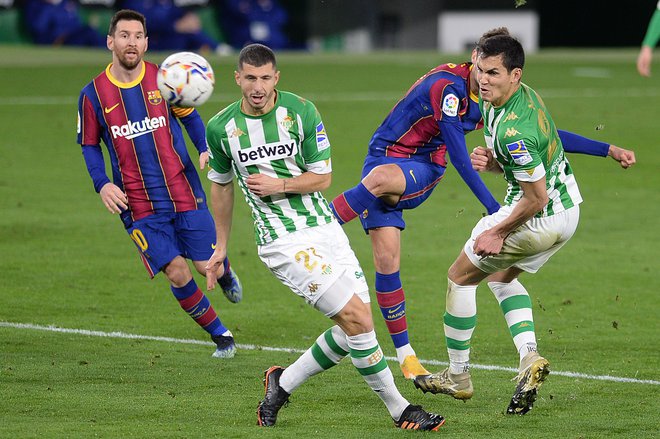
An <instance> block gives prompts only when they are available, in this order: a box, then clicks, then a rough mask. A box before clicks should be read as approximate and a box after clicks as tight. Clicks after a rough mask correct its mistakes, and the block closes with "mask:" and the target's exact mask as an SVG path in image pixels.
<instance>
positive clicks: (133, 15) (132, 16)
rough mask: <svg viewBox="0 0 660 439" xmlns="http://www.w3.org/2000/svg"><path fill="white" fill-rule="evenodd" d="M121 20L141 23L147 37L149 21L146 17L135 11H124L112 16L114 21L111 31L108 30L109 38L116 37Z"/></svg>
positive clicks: (111, 23) (111, 22)
mask: <svg viewBox="0 0 660 439" xmlns="http://www.w3.org/2000/svg"><path fill="white" fill-rule="evenodd" d="M121 20H128V21H139V22H140V23H142V27H143V28H144V34H145V35H147V19H146V18H144V15H142V14H140V13H139V12H137V11H133V10H132V9H122V10H120V11H117V13H116V14H115V15H113V16H112V20H110V29H108V36H110V37H112V36H114V34H115V31H116V30H117V23H119V22H120V21H121Z"/></svg>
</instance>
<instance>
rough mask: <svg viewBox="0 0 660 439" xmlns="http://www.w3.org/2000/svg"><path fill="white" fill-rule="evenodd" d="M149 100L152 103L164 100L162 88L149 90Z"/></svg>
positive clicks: (156, 103)
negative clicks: (161, 93)
mask: <svg viewBox="0 0 660 439" xmlns="http://www.w3.org/2000/svg"><path fill="white" fill-rule="evenodd" d="M147 100H148V101H149V103H150V104H151V105H158V104H160V103H161V102H163V97H162V96H161V95H160V90H152V91H148V92H147Z"/></svg>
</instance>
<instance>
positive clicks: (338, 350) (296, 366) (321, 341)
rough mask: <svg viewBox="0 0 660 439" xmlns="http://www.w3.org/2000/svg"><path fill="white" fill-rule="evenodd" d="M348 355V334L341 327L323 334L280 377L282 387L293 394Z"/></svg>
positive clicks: (335, 327)
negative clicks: (299, 387) (309, 380)
mask: <svg viewBox="0 0 660 439" xmlns="http://www.w3.org/2000/svg"><path fill="white" fill-rule="evenodd" d="M346 355H348V343H347V341H346V334H345V333H344V331H342V330H341V328H340V327H339V326H333V327H332V328H330V329H328V330H327V331H325V332H324V333H323V334H321V335H320V336H319V337H318V338H317V339H316V342H315V343H314V344H313V345H312V347H310V348H309V349H307V350H306V351H305V352H304V353H303V354H302V355H301V356H300V357H298V359H297V360H296V361H295V362H293V364H291V365H290V366H289V367H287V368H286V369H284V372H282V376H281V377H280V386H281V387H282V388H283V389H284V390H285V391H286V392H287V393H289V394H290V393H292V392H293V391H294V390H295V389H296V388H297V387H298V386H300V385H301V384H302V383H304V382H305V381H307V380H308V379H309V378H311V377H313V376H314V375H316V374H317V373H320V372H323V371H324V370H327V369H330V368H331V367H332V366H335V365H336V364H339V362H340V361H341V360H342V359H343V358H344V357H345V356H346Z"/></svg>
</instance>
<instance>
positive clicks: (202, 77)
mask: <svg viewBox="0 0 660 439" xmlns="http://www.w3.org/2000/svg"><path fill="white" fill-rule="evenodd" d="M157 81H158V89H159V90H160V93H161V95H162V96H163V98H165V100H166V101H167V102H169V103H170V104H171V105H174V106H176V107H198V106H200V105H202V104H203V103H204V102H206V101H207V100H208V98H209V97H211V93H213V86H214V85H215V76H214V75H213V69H212V68H211V65H210V64H209V62H208V61H207V60H206V59H204V57H203V56H201V55H198V54H196V53H193V52H178V53H175V54H172V55H170V56H168V57H167V58H165V61H163V63H162V64H161V65H160V67H159V68H158V77H157Z"/></svg>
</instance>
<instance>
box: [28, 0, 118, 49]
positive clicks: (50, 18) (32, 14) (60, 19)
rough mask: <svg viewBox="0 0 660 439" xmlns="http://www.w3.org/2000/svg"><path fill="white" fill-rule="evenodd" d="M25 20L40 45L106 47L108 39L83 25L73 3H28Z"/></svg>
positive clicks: (38, 0)
mask: <svg viewBox="0 0 660 439" xmlns="http://www.w3.org/2000/svg"><path fill="white" fill-rule="evenodd" d="M23 19H24V20H25V26H26V28H27V30H28V32H29V33H30V36H31V37H32V39H33V41H34V42H35V43H37V44H53V45H70V46H96V47H105V45H106V36H105V35H101V34H100V33H99V32H98V31H97V30H96V29H94V28H93V27H91V26H89V25H87V24H86V23H84V22H83V20H82V19H81V18H80V15H79V11H78V4H77V3H76V2H75V1H73V0H25V6H24V7H23Z"/></svg>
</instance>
